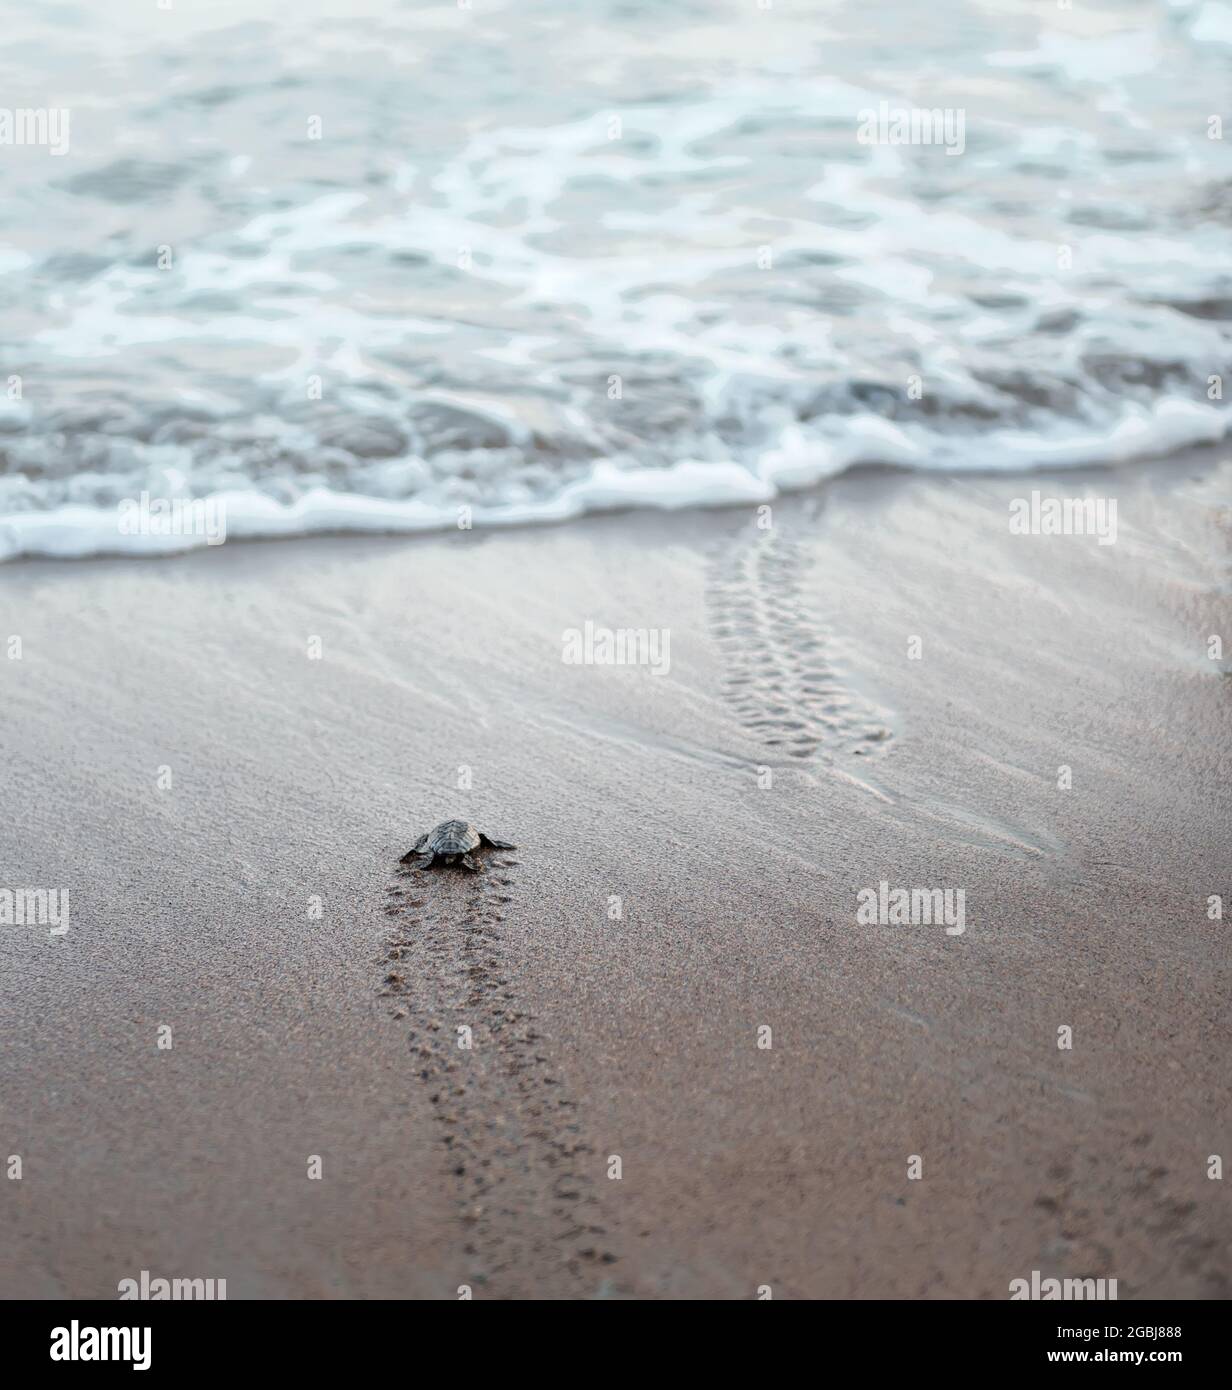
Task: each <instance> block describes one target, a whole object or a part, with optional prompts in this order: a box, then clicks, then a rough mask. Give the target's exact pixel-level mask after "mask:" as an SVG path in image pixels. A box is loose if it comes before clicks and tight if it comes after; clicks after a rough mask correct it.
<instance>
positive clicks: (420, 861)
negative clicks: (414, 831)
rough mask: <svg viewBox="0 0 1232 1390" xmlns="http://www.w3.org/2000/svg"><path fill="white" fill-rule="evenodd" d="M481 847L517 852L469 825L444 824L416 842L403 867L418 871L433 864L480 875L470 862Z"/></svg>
mask: <svg viewBox="0 0 1232 1390" xmlns="http://www.w3.org/2000/svg"><path fill="white" fill-rule="evenodd" d="M480 845H482V846H483V847H484V849H516V848H517V846H516V845H511V844H510V843H509V842H508V841H507V840H493V839H492V838H491V837H490V836H488V835H481V834H480V833H479V831H478V830H476V829H475V827H474V826H473V825H471V823H470V822H469V821H464V820H444V821H442V822H441V823H440V825H438V826H437V827H436V829H435V830H429V831H428V833H427V834H426V835H421V836H420V837H419V839H418V840H416V841H415V845H414V848H412V849H409V850H407V852H406V853H405V854H404V855H403V856H402V863H403V864H413V865H414V866H415V868H417V869H428V868H431V867H432V865H433V863H438V864H461V866H462V867H463V868H464V869H469V870H470V871H471V873H473V874H476V873H478V872H479V864H478V862H477V861H476V860H474V859H472V858H471V851H472V850H475V849H478V848H479V846H480Z"/></svg>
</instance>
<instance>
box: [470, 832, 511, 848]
mask: <svg viewBox="0 0 1232 1390" xmlns="http://www.w3.org/2000/svg"><path fill="white" fill-rule="evenodd" d="M479 838H480V839H481V840H482V841H483V843H484V844H485V845H486V846H487V848H488V849H517V845H511V844H510V843H509V841H508V840H494V839H493V838H492V837H491V835H483V834H481V835H480V836H479Z"/></svg>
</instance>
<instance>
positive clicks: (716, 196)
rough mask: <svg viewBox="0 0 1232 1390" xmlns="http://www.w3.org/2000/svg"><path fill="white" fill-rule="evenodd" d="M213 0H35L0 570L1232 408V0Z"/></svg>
mask: <svg viewBox="0 0 1232 1390" xmlns="http://www.w3.org/2000/svg"><path fill="white" fill-rule="evenodd" d="M172 5H173V7H172V8H171V9H166V10H164V9H160V8H159V7H158V4H157V0H109V3H108V4H107V5H106V6H86V5H81V4H46V5H41V6H39V7H30V8H27V7H22V8H21V9H20V11H18V12H16V13H14V14H11V15H10V16H8V17H7V19H6V28H5V37H4V39H3V42H2V43H0V79H2V80H0V88H2V90H3V92H4V93H5V96H4V98H3V100H4V101H5V102H6V103H7V108H8V109H16V108H22V107H33V108H46V107H57V108H61V107H62V108H67V109H68V111H69V114H70V125H69V140H68V148H67V150H66V151H65V152H64V153H62V154H54V153H52V151H51V150H50V149H49V148H48V147H47V146H37V145H35V146H29V145H25V146H23V145H8V146H5V145H0V185H2V187H3V198H2V199H0V313H2V319H0V322H3V325H4V327H3V337H2V340H0V371H2V373H3V377H4V378H5V379H7V380H8V381H9V383H10V385H9V390H8V393H7V396H8V398H6V399H3V400H0V557H3V556H7V555H14V554H20V553H30V552H36V553H37V552H47V553H59V554H84V553H92V552H95V551H98V550H102V549H109V550H117V549H119V550H123V549H159V548H177V547H180V546H182V545H184V544H190V543H200V542H201V540H202V539H203V538H202V537H201V536H199V535H198V536H170V537H166V536H155V535H149V534H134V535H126V534H121V533H120V531H119V528H117V525H116V508H117V504H118V503H120V502H122V501H125V500H126V499H133V498H137V497H139V496H140V494H142V493H143V492H148V493H149V494H151V496H152V497H154V498H173V497H180V496H185V497H198V498H203V497H207V496H212V495H216V494H221V495H223V497H224V499H225V502H226V512H227V523H228V530H229V532H230V534H240V535H242V534H285V533H293V532H296V531H302V530H312V529H331V530H332V529H414V528H418V527H426V526H434V525H454V524H456V523H457V521H458V516H459V512H458V509H459V507H469V508H472V509H473V516H474V521H475V524H477V525H481V524H484V523H485V522H494V521H520V520H530V519H535V518H550V517H556V518H560V517H567V516H570V515H575V514H578V513H580V512H584V511H587V510H593V509H595V508H598V507H603V506H611V505H621V504H626V503H632V504H638V505H646V506H679V505H687V504H691V503H718V502H723V501H730V500H738V499H747V500H755V499H761V498H766V497H770V496H772V495H774V493H775V491H776V490H777V489H779V488H782V487H788V486H800V485H804V484H807V483H809V482H811V481H815V480H816V479H818V478H821V477H825V476H827V475H829V474H832V473H834V472H837V471H839V470H841V469H842V468H844V467H846V466H848V465H850V464H851V463H853V462H859V461H872V460H880V461H888V462H897V463H903V464H907V465H909V466H916V467H921V468H944V469H953V468H963V467H981V468H988V467H1020V466H1023V465H1024V464H1036V463H1052V464H1057V463H1085V462H1091V461H1102V460H1111V459H1120V458H1126V457H1133V456H1136V455H1150V454H1165V453H1168V452H1171V451H1172V450H1175V449H1178V448H1181V447H1183V446H1185V445H1188V444H1190V443H1193V442H1195V441H1198V440H1209V439H1215V438H1220V437H1222V436H1223V434H1224V432H1225V428H1226V415H1225V413H1224V410H1223V404H1222V402H1212V401H1211V400H1210V399H1209V395H1208V381H1209V379H1210V378H1211V377H1212V376H1214V375H1221V376H1226V374H1227V372H1228V369H1229V365H1230V361H1232V349H1230V344H1232V334H1230V331H1229V319H1230V318H1232V260H1230V257H1229V240H1228V224H1229V222H1230V221H1232V160H1230V158H1229V152H1228V141H1226V140H1215V139H1210V138H1208V121H1209V119H1210V117H1211V115H1212V114H1213V113H1218V112H1220V111H1221V110H1223V106H1224V103H1225V98H1226V94H1227V91H1228V89H1229V76H1230V71H1232V5H1230V4H1227V3H1221V2H1220V0H1198V3H1192V4H1188V3H1176V4H1163V3H1159V2H1158V0H1115V3H1108V4H1101V3H1092V0H1083V3H1082V4H1081V5H1078V6H1075V7H1074V8H1073V9H1072V10H1062V9H1059V8H1057V7H1056V6H1051V5H1039V4H1033V3H1025V0H1021V2H1015V0H997V3H983V4H978V5H977V4H969V3H962V0H939V3H934V4H931V5H929V6H928V7H927V9H926V11H922V10H921V9H920V8H919V7H918V6H916V5H908V4H903V3H901V2H900V0H894V3H889V4H877V5H872V4H867V3H862V4H855V3H852V4H839V3H813V4H808V5H805V4H796V3H793V4H788V3H783V2H782V0H780V3H771V5H770V6H769V8H764V9H763V8H761V7H760V6H759V4H758V3H757V0H706V3H695V4H688V3H685V4H673V5H670V6H664V5H661V4H653V3H639V2H638V0H588V3H587V4H586V5H574V4H568V3H565V0H519V2H518V3H517V4H512V3H494V2H493V0H473V3H472V4H471V5H470V6H469V7H468V8H458V7H456V6H454V5H449V4H445V3H439V2H437V3H417V4H401V5H400V4H396V3H394V0H352V3H349V4H348V6H347V7H346V13H345V14H340V13H338V12H337V11H338V7H336V6H331V5H327V4H325V3H323V0H310V3H299V4H296V5H294V6H287V5H284V4H282V3H274V0H242V3H240V0H236V2H235V3H214V4H212V5H210V6H209V7H208V9H205V7H199V6H196V5H192V4H189V3H187V0H172ZM882 102H884V103H887V115H888V116H889V117H891V118H892V117H893V115H894V113H895V112H896V111H897V110H898V109H900V108H912V107H916V108H929V109H934V108H935V109H939V110H949V112H950V113H951V122H950V125H949V127H943V128H942V133H943V134H944V133H946V132H947V131H948V134H949V136H950V137H951V138H950V139H949V143H948V147H947V144H946V143H933V144H918V143H917V144H893V143H886V142H885V141H884V140H883V141H881V142H878V143H865V142H864V141H862V140H861V138H860V135H861V131H862V130H864V129H866V126H867V122H866V121H865V117H864V113H866V112H867V111H869V110H873V111H876V110H878V109H879V103H882ZM960 118H961V125H959V120H960ZM883 133H884V132H883ZM318 134H319V138H316V137H317V136H318ZM959 136H961V138H959ZM160 248H162V249H161V250H160ZM160 259H161V261H162V263H163V264H162V265H161V266H160ZM16 378H19V379H20V398H16V396H17V389H18V388H17V387H16V386H14V385H13V381H14V379H16Z"/></svg>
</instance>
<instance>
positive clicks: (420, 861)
mask: <svg viewBox="0 0 1232 1390" xmlns="http://www.w3.org/2000/svg"><path fill="white" fill-rule="evenodd" d="M434 858H435V855H433V854H432V853H431V852H430V851H429V852H428V853H426V854H417V853H416V852H415V851H414V850H413V849H412V850H408V851H407V852H406V853H405V854H404V855H403V856H402V858H401V859H400V860H399V861H398V862H399V863H401V864H409V865H410V866H411V868H412V869H430V868H431V867H432V860H433V859H434Z"/></svg>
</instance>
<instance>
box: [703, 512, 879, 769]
mask: <svg viewBox="0 0 1232 1390" xmlns="http://www.w3.org/2000/svg"><path fill="white" fill-rule="evenodd" d="M806 566H807V559H806V556H805V552H804V551H803V549H802V547H801V546H800V545H799V544H798V543H797V542H796V541H793V540H791V539H790V538H789V537H787V536H784V535H782V534H780V532H779V531H778V530H776V531H772V532H769V531H768V532H759V533H758V534H757V537H756V539H754V540H746V539H742V538H741V539H737V538H729V539H728V540H727V541H726V542H725V543H724V546H723V549H722V551H721V552H720V553H719V554H718V555H717V556H716V557H715V559H714V560H713V561H712V562H711V565H710V570H709V582H708V584H707V591H706V598H707V605H708V608H709V610H710V625H711V630H712V631H713V633H714V636H715V640H716V642H717V643H718V645H719V649H720V651H721V652H722V654H723V658H724V662H725V664H726V667H727V673H726V675H725V676H724V679H723V694H724V697H725V698H726V700H727V701H728V703H729V704H730V705H731V707H732V709H733V710H734V711H735V714H736V717H737V718H738V719H739V721H740V723H741V724H742V725H743V726H744V728H745V729H746V730H747V731H748V732H749V733H750V734H752V735H753V736H754V738H756V739H757V740H758V741H759V742H761V743H762V744H764V745H765V746H766V747H767V748H768V749H770V750H772V752H773V753H775V754H780V755H786V756H787V757H791V758H797V759H800V760H804V759H811V758H814V757H816V756H818V755H819V754H820V755H823V756H834V755H837V754H843V753H853V754H859V755H861V756H865V757H867V756H875V755H876V754H878V753H881V752H883V751H884V750H885V748H886V747H887V746H888V745H889V743H890V741H891V734H890V730H889V729H888V728H887V727H886V726H885V724H884V722H883V721H882V719H881V718H880V717H879V716H878V713H877V711H876V709H875V708H874V707H873V706H872V705H870V704H869V703H868V702H866V701H865V700H864V699H862V698H861V697H860V696H859V695H858V694H856V692H854V691H853V690H851V689H850V688H848V686H847V685H846V684H844V682H843V681H842V679H841V678H840V676H839V675H838V673H837V672H836V670H835V669H834V667H833V665H832V663H831V661H830V660H829V659H828V657H827V647H828V645H829V636H828V634H827V632H826V629H825V626H824V624H823V623H822V622H821V620H820V619H819V618H818V617H816V616H815V615H813V614H812V613H811V612H810V611H809V607H808V604H807V602H806V600H805V598H804V596H803V594H802V592H801V587H802V579H803V576H804V574H805V572H806Z"/></svg>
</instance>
